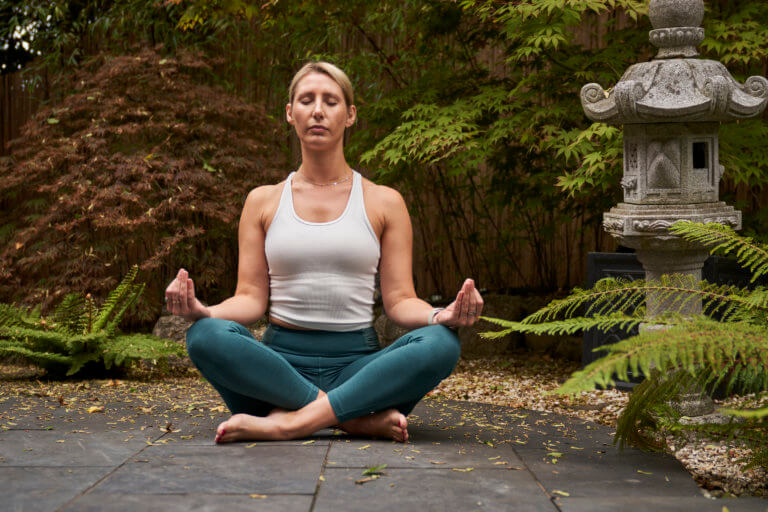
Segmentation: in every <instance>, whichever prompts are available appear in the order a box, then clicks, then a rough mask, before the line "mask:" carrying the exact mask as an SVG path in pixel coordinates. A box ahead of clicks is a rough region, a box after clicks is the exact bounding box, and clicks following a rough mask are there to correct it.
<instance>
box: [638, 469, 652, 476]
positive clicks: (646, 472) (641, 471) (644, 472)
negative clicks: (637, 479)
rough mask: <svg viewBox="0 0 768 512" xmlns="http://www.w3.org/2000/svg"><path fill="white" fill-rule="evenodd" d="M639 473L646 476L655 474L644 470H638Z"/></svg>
mask: <svg viewBox="0 0 768 512" xmlns="http://www.w3.org/2000/svg"><path fill="white" fill-rule="evenodd" d="M637 472H638V473H642V474H644V475H652V474H653V473H649V472H648V471H643V470H641V469H638V470H637Z"/></svg>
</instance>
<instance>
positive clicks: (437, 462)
mask: <svg viewBox="0 0 768 512" xmlns="http://www.w3.org/2000/svg"><path fill="white" fill-rule="evenodd" d="M429 463H430V464H445V462H442V461H439V460H431V461H429Z"/></svg>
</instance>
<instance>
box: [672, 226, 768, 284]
mask: <svg viewBox="0 0 768 512" xmlns="http://www.w3.org/2000/svg"><path fill="white" fill-rule="evenodd" d="M669 231H670V232H671V233H673V234H675V235H678V236H680V237H682V238H683V239H684V240H686V241H688V242H694V243H698V244H701V245H703V246H704V247H709V248H711V250H710V252H711V253H712V254H723V255H727V254H733V255H734V256H735V257H736V261H738V262H739V264H740V265H741V266H742V267H745V268H747V269H749V271H750V272H752V279H751V281H752V282H755V281H756V280H757V279H758V278H760V277H761V276H763V275H765V274H766V273H768V246H765V245H763V244H759V243H757V242H755V241H754V240H752V239H751V238H749V237H745V236H741V235H739V234H738V233H736V231H734V230H733V229H732V228H730V227H729V226H724V225H722V224H717V223H708V224H702V223H699V222H690V221H678V222H676V223H675V224H674V225H672V227H670V228H669Z"/></svg>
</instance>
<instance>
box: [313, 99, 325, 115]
mask: <svg viewBox="0 0 768 512" xmlns="http://www.w3.org/2000/svg"><path fill="white" fill-rule="evenodd" d="M324 115H325V114H324V112H323V102H322V100H321V99H318V100H317V101H315V102H314V104H313V108H312V117H315V118H318V119H322V117H323V116H324Z"/></svg>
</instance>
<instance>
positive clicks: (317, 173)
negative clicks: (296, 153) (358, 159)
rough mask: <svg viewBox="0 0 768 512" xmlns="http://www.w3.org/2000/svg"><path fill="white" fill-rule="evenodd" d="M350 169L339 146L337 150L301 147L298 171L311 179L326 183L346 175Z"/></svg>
mask: <svg viewBox="0 0 768 512" xmlns="http://www.w3.org/2000/svg"><path fill="white" fill-rule="evenodd" d="M351 170H352V168H351V167H350V166H349V164H347V161H346V159H345V158H344V151H343V150H342V148H341V147H339V148H338V150H337V151H312V150H311V149H308V148H304V147H302V148H301V166H300V167H299V171H300V172H301V173H302V174H303V175H304V176H306V177H307V178H309V179H310V180H312V181H315V182H318V183H326V182H329V181H333V180H337V179H340V178H343V177H345V176H347V175H348V174H349V173H350V172H351Z"/></svg>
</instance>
